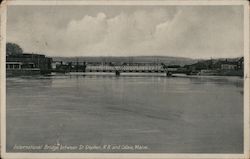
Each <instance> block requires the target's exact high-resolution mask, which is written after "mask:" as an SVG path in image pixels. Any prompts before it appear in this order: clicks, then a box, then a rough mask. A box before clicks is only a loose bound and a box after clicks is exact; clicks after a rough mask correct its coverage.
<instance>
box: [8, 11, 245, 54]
mask: <svg viewBox="0 0 250 159" xmlns="http://www.w3.org/2000/svg"><path fill="white" fill-rule="evenodd" d="M7 41H8V42H14V43H17V44H19V45H20V46H21V47H22V48H23V50H24V51H25V52H34V53H44V54H46V55H48V56H128V55H129V56H130V55H132V56H133V55H134V56H138V55H163V56H179V57H191V58H210V57H212V58H216V57H237V56H243V7H242V6H39V7H38V6H10V7H8V12H7Z"/></svg>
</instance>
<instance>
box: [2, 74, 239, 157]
mask: <svg viewBox="0 0 250 159" xmlns="http://www.w3.org/2000/svg"><path fill="white" fill-rule="evenodd" d="M6 85H7V88H6V90H7V97H6V98H7V99H6V100H7V101H6V103H7V106H6V110H7V115H6V116H7V126H6V127H7V128H6V129H7V132H6V134H7V145H6V148H7V152H127V153H134V152H143V153H149V152H150V153H242V152H243V79H241V78H238V77H160V76H159V77H158V76H120V77H116V76H114V75H100V76H98V75H89V76H76V75H72V76H64V75H62V76H47V77H44V76H36V77H14V78H7V80H6ZM31 145H33V146H36V145H37V146H38V145H40V146H42V147H43V148H42V149H38V150H31V149H29V148H27V146H31ZM45 145H46V146H51V145H64V146H66V147H67V146H68V147H70V146H71V147H73V146H78V148H77V149H74V150H72V149H71V150H57V149H54V150H50V149H44V146H45ZM105 145H106V146H107V145H111V146H112V147H114V149H106V147H105ZM138 145H139V146H141V147H142V149H136V148H135V146H138ZM18 146H19V147H21V146H23V147H22V148H20V149H19V148H18ZM25 146H26V147H25ZM79 146H83V147H84V146H85V148H83V149H79ZM87 146H89V149H87V148H86V147H87ZM119 146H120V147H119ZM126 146H128V149H126ZM104 147H105V149H104ZM122 147H123V148H122ZM124 147H125V148H124ZM129 147H131V149H129Z"/></svg>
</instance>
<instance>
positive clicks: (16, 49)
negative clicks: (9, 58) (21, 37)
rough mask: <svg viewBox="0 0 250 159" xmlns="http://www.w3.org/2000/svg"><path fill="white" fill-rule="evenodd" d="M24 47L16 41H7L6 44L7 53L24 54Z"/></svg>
mask: <svg viewBox="0 0 250 159" xmlns="http://www.w3.org/2000/svg"><path fill="white" fill-rule="evenodd" d="M22 53H23V49H22V48H21V47H20V46H19V45H17V44H15V43H7V44H6V55H17V54H22Z"/></svg>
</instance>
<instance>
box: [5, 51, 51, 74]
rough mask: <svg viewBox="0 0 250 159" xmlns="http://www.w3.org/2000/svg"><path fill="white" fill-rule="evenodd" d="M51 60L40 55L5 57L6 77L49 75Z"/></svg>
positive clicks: (26, 54)
mask: <svg viewBox="0 0 250 159" xmlns="http://www.w3.org/2000/svg"><path fill="white" fill-rule="evenodd" d="M51 64H52V58H49V57H46V56H45V55H41V54H28V53H24V54H16V55H7V56H6V73H7V75H26V74H49V73H51V70H52V66H51Z"/></svg>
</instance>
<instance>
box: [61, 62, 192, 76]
mask: <svg viewBox="0 0 250 159" xmlns="http://www.w3.org/2000/svg"><path fill="white" fill-rule="evenodd" d="M64 70H65V72H114V73H115V75H116V76H119V75H120V74H121V73H123V72H130V73H133V72H134V73H166V76H172V75H173V74H186V75H188V74H190V71H189V70H187V69H186V68H183V67H180V66H176V65H172V66H167V65H166V64H164V63H112V62H109V63H86V62H69V63H68V64H67V65H65V66H64Z"/></svg>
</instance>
